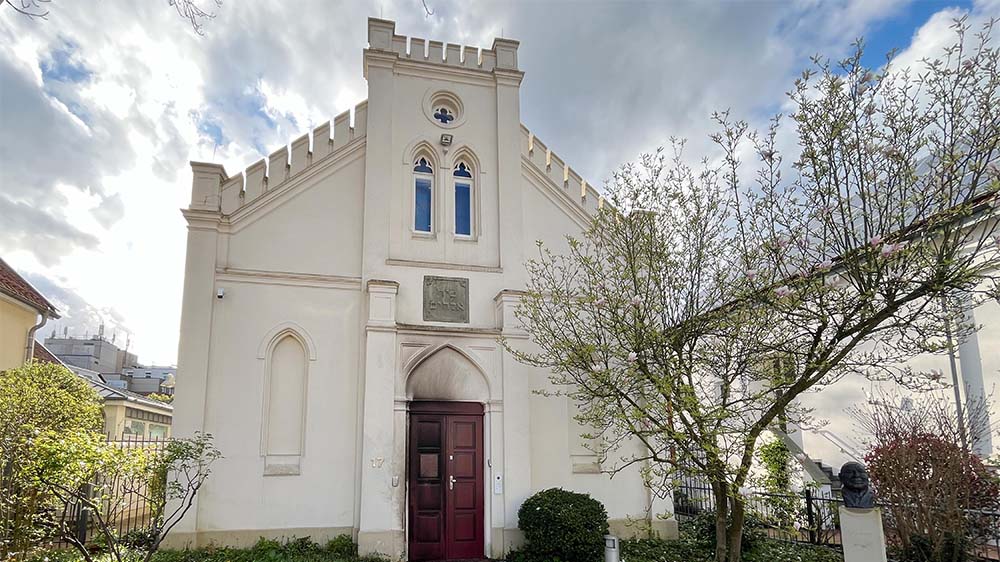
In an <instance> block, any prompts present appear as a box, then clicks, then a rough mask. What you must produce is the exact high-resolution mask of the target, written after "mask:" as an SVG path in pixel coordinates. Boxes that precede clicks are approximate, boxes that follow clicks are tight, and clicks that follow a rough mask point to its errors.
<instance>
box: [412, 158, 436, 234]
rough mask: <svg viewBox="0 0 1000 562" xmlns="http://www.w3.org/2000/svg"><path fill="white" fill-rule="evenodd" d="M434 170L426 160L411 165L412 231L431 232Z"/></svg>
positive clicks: (419, 160)
mask: <svg viewBox="0 0 1000 562" xmlns="http://www.w3.org/2000/svg"><path fill="white" fill-rule="evenodd" d="M433 202H434V168H433V166H432V165H431V163H430V162H428V161H427V159H426V158H420V159H418V160H417V161H416V162H414V163H413V230H415V231H417V232H427V233H430V232H431V222H432V218H433V212H432V211H433Z"/></svg>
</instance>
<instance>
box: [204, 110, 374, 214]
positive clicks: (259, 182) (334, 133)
mask: <svg viewBox="0 0 1000 562" xmlns="http://www.w3.org/2000/svg"><path fill="white" fill-rule="evenodd" d="M367 125H368V101H367V100H365V101H363V102H361V103H359V104H358V105H356V106H355V107H354V121H353V123H352V121H351V110H347V111H344V112H343V113H341V114H340V115H337V116H336V117H334V118H333V126H332V128H331V126H330V122H329V121H327V122H326V123H323V124H322V125H319V126H318V127H316V128H314V129H313V130H312V131H310V132H308V133H306V134H304V135H302V136H300V137H299V138H297V139H295V140H293V141H292V143H291V148H289V145H285V146H282V147H280V148H278V149H277V150H275V151H274V152H272V153H271V154H270V155H269V156H268V157H267V158H261V159H260V160H258V161H257V162H254V163H253V164H251V165H249V166H247V168H246V169H245V170H243V171H240V172H239V173H237V174H236V175H234V176H229V175H227V174H226V172H225V170H221V168H222V167H221V166H219V165H217V164H206V163H201V162H192V163H191V168H192V170H193V171H194V185H193V187H192V192H191V208H192V209H198V210H211V211H220V210H221V211H222V214H224V215H231V214H233V213H234V212H236V211H238V210H239V209H240V208H242V207H243V206H245V205H248V204H249V203H251V202H253V201H254V200H255V199H257V198H258V197H260V196H261V195H263V194H264V193H266V192H269V191H273V190H275V189H276V188H278V187H279V186H281V185H283V184H284V183H286V182H288V181H289V180H291V179H293V178H295V177H297V176H298V175H299V174H301V173H303V172H306V171H307V170H309V169H311V168H312V167H314V166H316V165H318V164H320V163H322V162H325V161H326V160H328V159H330V158H332V157H333V156H334V155H336V154H338V153H341V152H343V151H344V149H345V148H347V147H349V146H355V144H356V143H355V141H358V140H359V139H362V138H364V137H365V136H366V135H367ZM220 170H221V172H222V173H221V177H222V185H221V190H220V186H219V171H220Z"/></svg>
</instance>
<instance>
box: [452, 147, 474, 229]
mask: <svg viewBox="0 0 1000 562" xmlns="http://www.w3.org/2000/svg"><path fill="white" fill-rule="evenodd" d="M453 175H454V179H455V234H456V235H458V236H472V197H473V195H474V193H473V188H474V187H475V181H474V179H473V177H472V168H471V167H470V166H469V165H468V164H466V163H465V162H459V163H458V165H457V166H455V171H454V174H453Z"/></svg>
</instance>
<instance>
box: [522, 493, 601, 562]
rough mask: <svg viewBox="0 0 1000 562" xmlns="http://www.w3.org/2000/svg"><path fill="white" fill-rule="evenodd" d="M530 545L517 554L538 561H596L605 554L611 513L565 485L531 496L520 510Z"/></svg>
mask: <svg viewBox="0 0 1000 562" xmlns="http://www.w3.org/2000/svg"><path fill="white" fill-rule="evenodd" d="M517 526H518V527H519V528H520V529H521V531H523V532H524V538H525V540H526V541H527V545H526V547H525V548H524V550H523V551H522V552H518V553H515V556H523V557H526V558H521V560H531V561H534V562H596V561H598V560H600V559H601V558H602V557H603V556H604V535H606V534H608V513H607V511H605V510H604V506H603V505H601V502H599V501H597V500H595V499H594V498H592V497H590V496H589V495H587V494H578V493H575V492H569V491H567V490H563V489H561V488H550V489H548V490H542V491H541V492H538V493H537V494H535V495H533V496H531V497H530V498H528V499H527V500H525V502H524V503H523V504H521V509H519V510H518V512H517Z"/></svg>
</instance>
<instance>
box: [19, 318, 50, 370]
mask: <svg viewBox="0 0 1000 562" xmlns="http://www.w3.org/2000/svg"><path fill="white" fill-rule="evenodd" d="M41 317H42V320H41V321H40V322H39V323H38V324H35V325H34V326H32V327H31V329H30V330H28V341H27V342H26V343H25V345H24V362H25V363H27V362H29V361H31V358H32V357H33V356H34V354H35V353H34V352H35V332H37V331H38V330H39V328H41V327H42V326H44V325H45V323H46V322H48V320H49V315H48V314H46V313H44V312H43V313H42V314H41Z"/></svg>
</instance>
